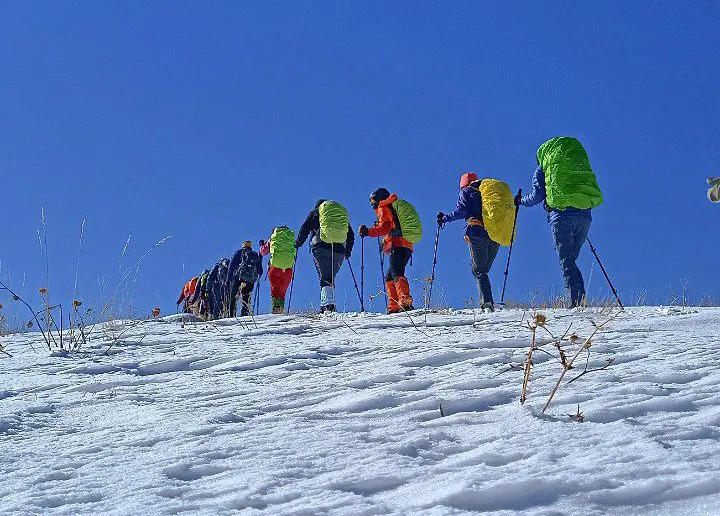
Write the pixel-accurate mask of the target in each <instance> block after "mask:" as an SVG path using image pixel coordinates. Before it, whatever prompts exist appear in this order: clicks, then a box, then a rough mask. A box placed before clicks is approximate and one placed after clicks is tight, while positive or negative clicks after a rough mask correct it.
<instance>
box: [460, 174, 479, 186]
mask: <svg viewBox="0 0 720 516" xmlns="http://www.w3.org/2000/svg"><path fill="white" fill-rule="evenodd" d="M477 179H478V176H477V174H476V173H475V172H468V173H467V174H463V175H462V177H461V178H460V188H465V187H466V186H470V183H472V182H474V181H477Z"/></svg>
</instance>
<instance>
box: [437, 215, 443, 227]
mask: <svg viewBox="0 0 720 516" xmlns="http://www.w3.org/2000/svg"><path fill="white" fill-rule="evenodd" d="M437 223H438V226H442V225H443V224H445V214H444V213H443V212H440V213H438V214H437Z"/></svg>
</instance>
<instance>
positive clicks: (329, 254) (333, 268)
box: [312, 247, 345, 287]
mask: <svg viewBox="0 0 720 516" xmlns="http://www.w3.org/2000/svg"><path fill="white" fill-rule="evenodd" d="M312 255H313V260H314V261H315V269H317V272H318V276H320V286H321V287H332V286H333V285H335V276H337V273H338V271H339V270H340V267H342V264H343V261H344V260H345V254H344V252H343V253H338V252H337V251H333V250H332V249H327V248H325V247H314V248H313V250H312Z"/></svg>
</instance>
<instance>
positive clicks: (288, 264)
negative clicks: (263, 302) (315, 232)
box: [260, 226, 296, 314]
mask: <svg viewBox="0 0 720 516" xmlns="http://www.w3.org/2000/svg"><path fill="white" fill-rule="evenodd" d="M268 254H269V255H270V266H269V267H268V279H269V280H270V296H271V299H272V313H274V314H281V313H283V311H284V310H285V294H286V293H287V289H288V287H289V286H290V282H291V281H292V277H293V266H294V265H295V256H296V250H295V234H294V233H293V232H292V230H290V229H289V228H288V227H287V226H279V227H276V228H275V229H274V230H273V232H272V236H271V237H270V239H269V240H268V241H267V242H262V241H261V244H260V255H261V256H267V255H268Z"/></svg>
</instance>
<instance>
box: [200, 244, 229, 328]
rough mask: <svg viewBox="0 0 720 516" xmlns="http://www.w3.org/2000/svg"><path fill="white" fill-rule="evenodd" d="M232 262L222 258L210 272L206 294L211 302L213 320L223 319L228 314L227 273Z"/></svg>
mask: <svg viewBox="0 0 720 516" xmlns="http://www.w3.org/2000/svg"><path fill="white" fill-rule="evenodd" d="M229 264H230V260H228V259H227V258H221V259H220V261H218V262H217V263H216V264H215V266H214V267H213V268H212V270H211V271H210V274H209V275H208V279H207V285H206V288H205V292H206V294H207V299H208V301H209V303H208V308H209V315H210V318H211V319H221V318H223V317H225V316H226V315H227V313H228V309H229V307H230V297H229V295H228V288H227V273H228V265H229Z"/></svg>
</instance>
